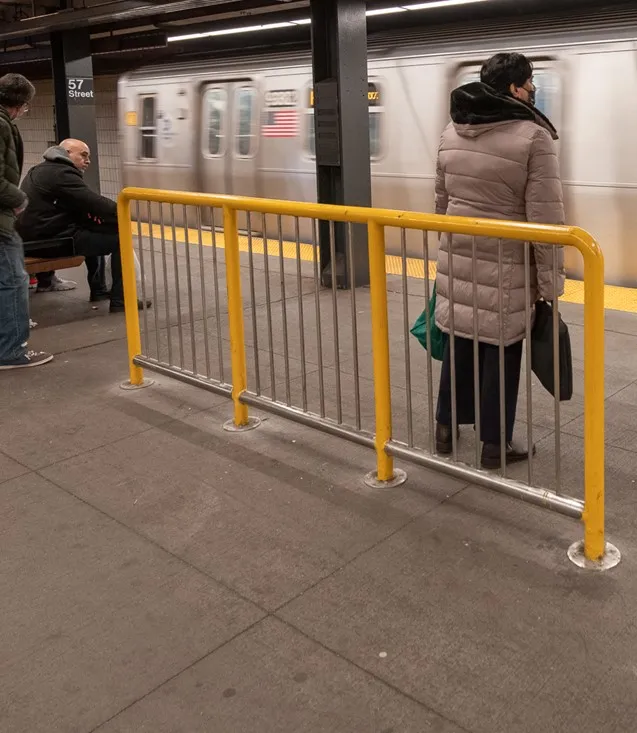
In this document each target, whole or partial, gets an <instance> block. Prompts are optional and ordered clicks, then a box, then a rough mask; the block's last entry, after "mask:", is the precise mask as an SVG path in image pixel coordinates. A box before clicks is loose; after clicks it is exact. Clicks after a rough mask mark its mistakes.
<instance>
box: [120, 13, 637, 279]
mask: <svg viewBox="0 0 637 733" xmlns="http://www.w3.org/2000/svg"><path fill="white" fill-rule="evenodd" d="M501 50H517V51H521V52H523V53H525V54H526V55H527V56H529V58H531V59H532V60H533V63H534V67H535V77H534V79H535V83H536V86H537V88H538V93H537V104H538V106H539V107H540V108H541V109H542V111H543V112H544V113H545V114H547V115H548V116H549V117H550V118H551V120H552V121H553V123H554V124H555V126H556V128H557V129H558V131H559V134H560V141H559V143H558V145H559V155H560V164H561V170H562V177H563V181H564V194H565V201H566V209H567V222H568V223H570V224H577V225H579V226H581V227H584V228H585V229H588V230H589V231H590V232H591V233H593V234H594V236H595V237H597V239H598V241H599V242H600V244H601V246H602V249H603V251H604V255H605V260H606V282H607V283H609V284H615V285H623V286H632V287H635V286H637V241H636V240H637V131H636V128H635V122H636V121H637V9H635V8H628V9H626V10H615V11H613V12H610V11H608V10H604V9H600V10H599V11H593V12H586V13H584V12H582V13H580V14H579V15H577V14H574V13H571V14H570V16H569V17H568V18H566V16H563V17H562V18H561V19H559V18H557V17H549V18H546V19H543V20H538V19H537V18H534V19H532V21H530V20H529V19H528V18H524V17H520V18H519V19H514V20H511V19H507V20H506V21H505V20H499V21H498V20H494V21H483V22H481V23H480V24H478V23H470V22H463V23H456V24H448V25H446V26H441V27H439V28H434V27H431V28H424V29H422V30H420V29H410V30H407V31H405V30H403V31H386V32H384V33H380V34H376V35H374V36H370V39H369V64H368V69H369V72H368V73H369V84H368V87H369V92H368V98H369V132H370V148H371V169H372V197H373V204H374V205H375V206H380V207H387V208H396V209H411V210H416V211H423V212H430V211H432V210H433V204H434V179H435V168H436V154H437V149H438V141H439V137H440V133H441V131H442V130H443V128H444V126H445V125H446V123H447V121H448V115H449V112H448V110H449V93H450V91H451V90H452V89H453V88H454V87H455V86H457V85H459V84H463V83H466V82H468V81H471V80H474V79H476V78H478V76H479V69H480V65H481V63H482V62H483V60H484V59H485V58H488V57H489V56H490V55H491V54H492V53H494V52H497V51H501ZM118 104H119V112H118V114H119V125H120V146H121V156H122V172H123V179H124V183H125V185H127V186H145V187H152V188H169V189H173V190H174V189H179V190H188V191H205V192H211V193H228V194H238V195H245V196H267V197H272V198H280V199H293V200H303V201H315V200H316V178H315V158H314V150H315V143H314V123H313V115H314V110H313V92H312V79H311V59H310V57H309V54H305V55H304V54H298V53H297V54H289V55H286V54H280V53H272V54H261V55H259V56H254V55H253V56H246V57H244V58H241V57H238V58H237V57H234V58H232V59H228V60H225V61H224V60H221V61H219V60H215V61H210V62H208V63H206V62H196V63H195V62H193V63H184V64H181V65H180V64H171V65H170V66H156V67H148V68H142V69H139V70H136V71H134V72H131V73H128V74H127V75H125V76H123V77H121V78H120V80H119V82H118ZM304 234H305V236H306V238H307V237H311V231H308V232H304ZM307 241H310V239H307ZM397 246H399V242H398V241H396V240H392V241H391V242H390V251H391V248H394V249H395V248H396V247H397ZM409 246H410V254H411V255H412V256H422V246H421V244H416V243H415V242H410V245H409ZM433 254H434V252H433V251H432V256H433ZM566 262H567V269H568V272H569V274H570V275H571V276H572V277H581V275H582V266H581V260H580V256H579V254H578V253H575V252H568V253H567V257H566Z"/></svg>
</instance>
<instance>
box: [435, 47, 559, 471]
mask: <svg viewBox="0 0 637 733" xmlns="http://www.w3.org/2000/svg"><path fill="white" fill-rule="evenodd" d="M532 76H533V67H532V65H531V63H530V62H529V61H528V59H526V57H524V56H522V55H521V54H508V53H507V54H504V53H502V54H497V55H496V56H494V57H493V58H491V59H489V61H487V62H486V63H485V64H484V66H483V68H482V72H481V81H480V82H476V83H472V84H467V85H465V86H463V87H460V88H458V89H456V90H455V91H454V92H452V94H451V118H452V122H451V123H450V124H449V126H448V127H447V128H446V130H445V131H444V133H443V135H442V139H441V142H440V147H439V153H438V170H437V178H436V213H438V214H449V215H453V216H473V217H481V218H488V219H508V220H512V221H530V222H539V223H543V224H563V223H564V205H563V195H562V184H561V180H560V174H559V166H558V159H557V152H556V147H555V140H556V139H557V133H556V132H555V129H554V127H553V126H552V125H551V123H550V122H549V120H548V119H547V118H546V117H545V116H544V115H542V114H541V112H540V111H539V110H538V109H536V108H535V106H534V101H535V87H534V85H533V80H532ZM472 239H473V238H472V237H469V236H463V235H457V234H454V235H453V236H451V235H446V234H443V235H442V238H441V241H440V251H439V254H438V275H437V280H436V291H437V302H436V323H437V324H438V326H439V327H440V329H441V330H442V331H444V332H445V333H449V332H450V317H449V316H450V312H449V311H450V299H449V249H450V242H451V248H452V255H453V261H452V265H453V283H452V285H453V317H454V319H453V320H454V333H455V336H456V338H455V362H456V400H457V418H458V424H459V425H462V424H469V425H471V424H473V423H474V421H475V415H474V404H475V403H474V379H473V338H474V316H473V297H474V288H473V259H472V251H473V250H472V246H473V245H472ZM498 250H499V245H498V240H497V239H489V238H476V267H475V270H476V278H477V305H478V318H477V321H478V322H477V328H476V329H475V330H477V333H478V340H479V342H480V345H479V361H480V391H481V394H480V408H481V409H480V418H481V419H480V434H481V439H482V441H483V442H484V445H483V449H482V466H483V467H484V468H499V467H500V456H501V453H500V410H499V371H500V370H499V344H500V328H502V335H503V342H504V346H505V376H504V381H505V397H506V428H505V434H506V442H507V445H506V461H507V463H515V462H518V461H521V460H526V459H527V458H528V453H527V452H525V451H522V450H517V449H516V448H514V447H513V445H512V443H511V441H512V438H513V425H514V422H515V412H516V407H517V397H518V388H519V382H520V366H521V361H522V342H523V339H524V337H525V335H526V323H525V318H526V303H525V300H526V295H525V266H524V250H525V245H524V242H518V241H513V240H504V241H503V242H502V283H503V292H502V302H503V306H502V313H500V312H499V291H498V283H499V264H498ZM530 274H531V303H530V305H533V304H534V303H535V301H536V300H537V299H538V298H539V297H540V298H544V299H545V300H553V299H554V298H555V296H556V290H557V295H558V296H559V295H561V294H562V292H563V288H564V267H563V252H562V250H561V248H560V249H559V250H558V268H557V272H556V273H554V269H553V247H552V245H545V246H542V245H532V246H531V273H530ZM437 422H438V424H437V428H436V446H437V451H438V452H439V453H441V454H443V455H444V454H449V453H451V451H452V431H451V422H452V420H451V363H450V354H449V343H448V344H447V347H446V351H445V355H444V360H443V368H442V376H441V383H440V391H439V395H438V411H437Z"/></svg>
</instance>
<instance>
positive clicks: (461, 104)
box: [451, 82, 558, 140]
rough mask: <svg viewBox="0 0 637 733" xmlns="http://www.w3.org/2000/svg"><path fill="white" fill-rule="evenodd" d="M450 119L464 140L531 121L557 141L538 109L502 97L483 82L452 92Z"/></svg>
mask: <svg viewBox="0 0 637 733" xmlns="http://www.w3.org/2000/svg"><path fill="white" fill-rule="evenodd" d="M451 119H452V120H453V123H454V125H455V127H456V130H457V131H458V134H459V135H462V136H463V137H477V136H478V135H481V134H482V133H483V132H487V131H488V130H491V129H493V127H495V126H498V125H500V124H502V123H505V122H512V121H514V120H528V121H530V122H535V124H536V125H540V127H544V128H545V129H546V130H548V132H549V133H550V135H551V137H552V138H553V139H554V140H557V139H558V135H557V131H556V130H555V128H554V127H553V125H552V124H551V121H550V120H549V119H548V117H546V116H545V115H543V114H542V112H540V110H539V109H537V107H534V106H533V105H531V104H527V103H526V102H522V101H521V100H519V99H515V97H511V96H509V95H508V94H499V93H498V92H496V91H495V90H494V89H492V88H491V87H490V86H487V85H486V84H483V83H482V82H472V83H471V84H465V85H464V86H461V87H458V88H457V89H454V91H453V92H451Z"/></svg>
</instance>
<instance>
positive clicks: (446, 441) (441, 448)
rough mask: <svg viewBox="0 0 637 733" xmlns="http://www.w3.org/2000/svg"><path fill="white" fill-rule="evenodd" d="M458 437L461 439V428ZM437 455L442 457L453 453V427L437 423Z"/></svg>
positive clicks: (458, 430)
mask: <svg viewBox="0 0 637 733" xmlns="http://www.w3.org/2000/svg"><path fill="white" fill-rule="evenodd" d="M456 437H458V438H459V437H460V428H457V432H456ZM436 453H438V454H439V455H441V456H448V455H450V454H451V453H453V439H452V433H451V425H442V424H441V423H436Z"/></svg>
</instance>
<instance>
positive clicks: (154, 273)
mask: <svg viewBox="0 0 637 733" xmlns="http://www.w3.org/2000/svg"><path fill="white" fill-rule="evenodd" d="M150 206H151V204H150V201H147V202H146V209H147V211H146V215H147V216H148V229H149V232H150V275H151V277H152V279H153V283H152V291H153V304H154V306H155V307H154V308H153V314H154V317H155V345H156V347H157V358H158V359H161V344H160V338H159V337H160V333H159V309H158V303H157V266H156V264H155V236H154V232H153V216H152V212H151V209H150ZM140 246H141V244H140ZM140 266H141V263H140ZM142 282H143V279H142ZM142 287H144V286H142ZM143 300H144V310H145V309H146V298H145V297H144V298H143Z"/></svg>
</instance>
